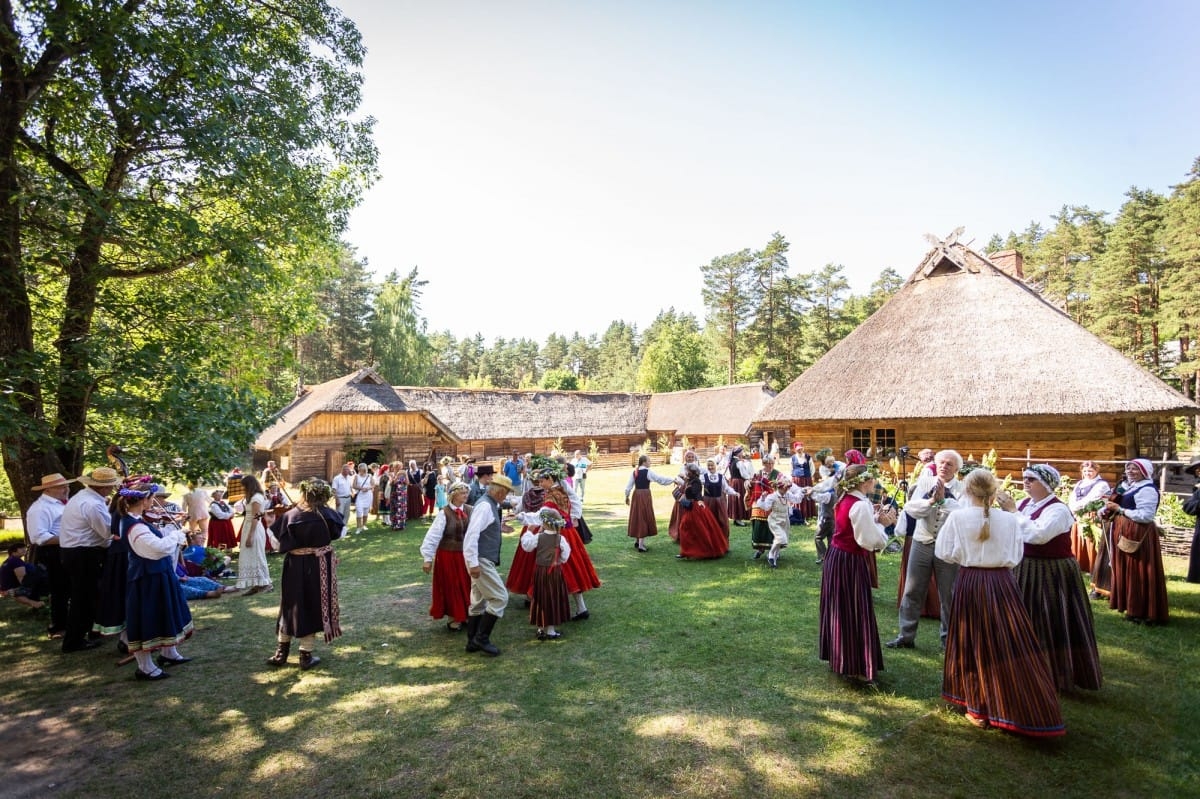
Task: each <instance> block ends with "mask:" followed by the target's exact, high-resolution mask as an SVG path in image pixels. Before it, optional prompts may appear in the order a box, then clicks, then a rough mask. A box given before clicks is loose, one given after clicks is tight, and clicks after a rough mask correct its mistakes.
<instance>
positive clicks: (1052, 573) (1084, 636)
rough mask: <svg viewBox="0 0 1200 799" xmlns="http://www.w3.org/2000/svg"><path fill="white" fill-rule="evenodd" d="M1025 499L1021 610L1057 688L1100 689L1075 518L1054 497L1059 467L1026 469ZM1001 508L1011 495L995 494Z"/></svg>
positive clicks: (1018, 573) (1009, 507)
mask: <svg viewBox="0 0 1200 799" xmlns="http://www.w3.org/2000/svg"><path fill="white" fill-rule="evenodd" d="M1024 478H1025V490H1026V491H1028V492H1029V497H1028V499H1026V500H1025V501H1023V502H1022V503H1021V505H1020V508H1019V512H1020V514H1021V516H1023V517H1024V518H1025V519H1026V520H1028V526H1027V528H1026V531H1025V554H1024V557H1023V558H1022V559H1021V562H1020V564H1018V565H1017V569H1016V577H1017V585H1019V586H1020V588H1021V597H1022V598H1023V599H1024V600H1025V610H1027V611H1029V618H1030V620H1031V621H1032V622H1033V629H1034V632H1036V633H1037V637H1038V641H1039V642H1040V643H1041V645H1042V651H1043V652H1045V653H1046V656H1047V657H1048V658H1050V671H1051V673H1052V674H1053V676H1054V683H1055V685H1056V686H1057V687H1058V690H1059V691H1070V690H1071V689H1073V688H1085V689H1087V690H1089V691H1096V690H1099V688H1100V682H1101V675H1100V653H1099V652H1098V651H1097V649H1096V631H1095V629H1094V628H1093V626H1092V605H1091V603H1090V602H1089V601H1088V597H1087V589H1085V588H1084V587H1083V575H1082V574H1081V573H1080V571H1079V561H1078V560H1077V559H1076V557H1075V555H1074V554H1073V553H1072V551H1071V529H1072V527H1073V526H1074V522H1075V517H1074V515H1073V514H1072V513H1071V510H1070V508H1069V507H1067V504H1066V503H1065V502H1063V501H1062V500H1060V499H1059V498H1058V497H1056V496H1055V495H1054V491H1055V489H1057V488H1058V485H1059V481H1060V478H1059V474H1058V471H1057V470H1056V469H1055V468H1054V467H1053V466H1051V465H1050V464H1048V463H1037V464H1034V465H1033V466H1030V467H1029V468H1028V469H1026V470H1025V474H1024ZM1000 507H1001V508H1003V509H1004V510H1007V511H1011V510H1013V509H1014V506H1013V504H1012V499H1011V498H1009V497H1008V496H1007V495H1004V496H1002V497H1000Z"/></svg>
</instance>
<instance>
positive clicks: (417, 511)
mask: <svg viewBox="0 0 1200 799" xmlns="http://www.w3.org/2000/svg"><path fill="white" fill-rule="evenodd" d="M424 480H425V473H424V472H422V471H421V470H420V468H419V467H418V466H417V462H416V461H409V462H408V513H407V514H406V516H407V518H409V519H413V520H414V521H415V520H416V519H419V518H421V517H422V516H424V515H425V490H424V488H422V486H423V485H424Z"/></svg>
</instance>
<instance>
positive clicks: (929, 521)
mask: <svg viewBox="0 0 1200 799" xmlns="http://www.w3.org/2000/svg"><path fill="white" fill-rule="evenodd" d="M933 463H934V467H935V471H934V473H933V474H930V473H928V472H926V471H924V470H922V473H921V477H920V479H918V480H917V486H916V489H915V490H914V492H913V497H912V499H910V500H909V501H908V504H906V505H905V506H904V512H905V513H907V514H908V515H910V516H912V517H913V518H914V519H916V520H917V523H916V528H915V530H914V531H913V543H912V550H911V552H910V553H909V558H908V571H907V573H906V574H905V586H904V599H902V600H901V602H900V622H899V623H900V634H899V635H897V636H896V637H895V638H894V639H892V640H891V641H888V642H887V644H886V646H887V647H888V648H889V649H898V648H899V649H912V648H914V647H915V646H916V639H917V624H918V622H920V620H921V607H922V606H923V605H924V604H925V593H926V591H928V590H929V578H930V575H936V576H937V589H938V596H939V598H940V600H941V620H942V623H941V641H942V646H945V643H946V635H947V634H948V633H949V624H950V597H951V595H952V593H953V588H954V577H955V575H957V574H958V565H957V564H956V563H951V562H947V561H945V560H942V559H941V558H939V557H938V556H937V554H936V552H935V549H934V542H935V541H936V540H937V535H938V531H939V530H940V529H941V527H942V525H943V524H944V523H945V521H946V518H947V517H948V516H949V515H950V512H951V511H954V510H957V509H958V508H960V507H964V505H963V501H962V499H961V497H962V490H963V484H962V481H961V480H959V479H958V470H959V469H961V468H962V456H961V455H959V454H958V453H957V452H955V451H954V450H952V449H944V450H942V451H941V452H938V453H937V454H936V455H935V456H934V458H933Z"/></svg>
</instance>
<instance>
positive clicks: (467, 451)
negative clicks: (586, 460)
mask: <svg viewBox="0 0 1200 799" xmlns="http://www.w3.org/2000/svg"><path fill="white" fill-rule="evenodd" d="M394 390H395V393H396V395H397V396H398V397H399V398H400V400H401V401H402V402H403V403H404V404H405V405H406V406H407V407H410V408H423V409H425V410H427V411H429V412H430V413H432V414H434V415H435V416H437V418H438V419H440V420H441V421H442V422H444V423H445V424H446V426H447V427H449V428H450V429H451V430H453V431H454V432H455V434H456V435H457V436H458V438H459V439H460V442H459V443H458V444H457V446H456V454H457V455H458V456H459V457H460V458H494V457H504V456H506V455H509V454H511V453H512V452H513V451H514V450H517V451H519V452H521V453H525V452H541V453H546V452H549V451H550V449H551V448H552V447H553V446H554V444H555V442H556V441H557V442H560V443H561V446H562V448H563V449H564V450H565V451H567V452H570V451H572V450H576V449H581V450H584V451H586V450H587V449H588V446H589V442H591V441H593V440H594V441H595V442H596V445H597V446H598V447H599V448H600V449H601V450H604V451H606V452H628V451H629V448H630V447H631V446H633V447H636V446H637V445H638V444H640V443H641V442H642V441H643V440H644V439H645V437H646V406H647V403H648V402H649V400H650V397H649V395H647V394H624V393H619V392H589V391H541V390H527V391H523V390H504V389H467V388H416V387H412V386H397V387H396V388H395V389H394Z"/></svg>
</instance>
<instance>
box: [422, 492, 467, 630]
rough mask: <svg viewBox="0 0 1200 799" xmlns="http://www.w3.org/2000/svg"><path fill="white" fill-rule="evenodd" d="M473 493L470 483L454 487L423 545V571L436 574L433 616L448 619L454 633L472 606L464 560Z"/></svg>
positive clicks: (460, 627)
mask: <svg viewBox="0 0 1200 799" xmlns="http://www.w3.org/2000/svg"><path fill="white" fill-rule="evenodd" d="M469 492H470V489H469V488H468V487H467V484H466V483H462V482H458V483H455V484H454V485H452V486H450V491H449V492H448V493H447V497H448V502H447V503H446V507H444V508H442V509H441V510H440V511H438V513H437V516H435V517H434V519H433V524H431V525H429V532H427V533H425V540H424V541H422V542H421V557H422V558H423V559H424V560H423V563H422V564H421V570H422V571H424V572H425V573H426V574H429V573H430V572H432V573H433V586H432V592H431V593H432V601H431V602H430V604H429V615H430V616H432V617H433V618H435V619H441V618H443V617H447V616H448V617H449V618H450V621H448V622H446V629H447V630H449V631H450V632H452V633H456V632H458V631H459V630H461V629H462V628H463V625H464V624H466V623H467V608H468V607H470V605H471V575H470V574H469V573H467V561H466V560H465V559H464V558H463V535H464V534H465V533H466V532H467V520H468V519H469V518H470V517H471V506H470V505H467V504H465V503H466V501H467V494H468V493H469Z"/></svg>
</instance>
